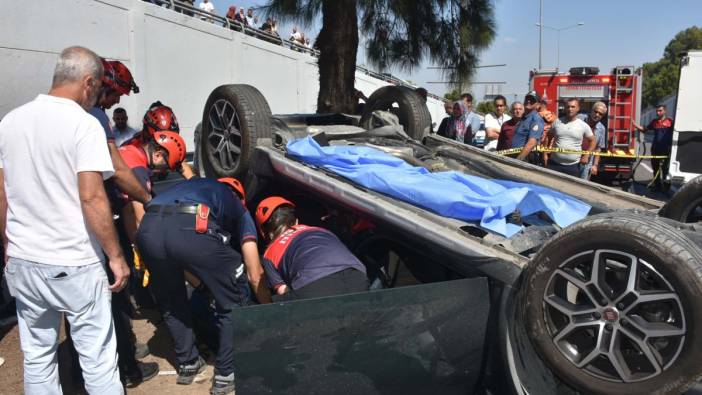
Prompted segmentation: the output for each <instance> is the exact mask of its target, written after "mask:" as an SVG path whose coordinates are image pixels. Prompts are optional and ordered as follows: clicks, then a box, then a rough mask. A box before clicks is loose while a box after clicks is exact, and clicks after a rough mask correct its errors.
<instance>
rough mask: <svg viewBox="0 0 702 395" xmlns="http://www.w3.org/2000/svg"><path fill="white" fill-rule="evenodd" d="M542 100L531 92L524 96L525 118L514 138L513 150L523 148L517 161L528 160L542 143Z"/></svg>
mask: <svg viewBox="0 0 702 395" xmlns="http://www.w3.org/2000/svg"><path fill="white" fill-rule="evenodd" d="M540 102H541V98H539V95H538V94H536V92H534V91H531V92H529V93H527V94H526V96H524V117H523V118H522V120H521V121H520V122H519V125H518V126H517V129H516V130H515V131H514V137H512V148H521V149H522V152H520V153H519V155H518V156H517V159H519V160H526V159H527V157H528V156H529V154H530V153H531V151H532V150H533V149H534V147H536V145H537V144H538V143H539V142H540V141H541V136H542V135H543V133H544V120H543V118H541V116H540V115H539V110H540V109H541V104H540Z"/></svg>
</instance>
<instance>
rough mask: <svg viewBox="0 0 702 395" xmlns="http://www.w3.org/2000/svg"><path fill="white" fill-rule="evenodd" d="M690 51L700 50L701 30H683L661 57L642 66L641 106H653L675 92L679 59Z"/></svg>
mask: <svg viewBox="0 0 702 395" xmlns="http://www.w3.org/2000/svg"><path fill="white" fill-rule="evenodd" d="M691 49H702V29H700V28H699V27H697V26H693V27H691V28H688V29H685V30H683V31H681V32H679V33H678V34H676V35H675V37H674V38H673V39H672V40H671V41H670V42H669V43H668V45H667V46H666V47H665V50H664V51H663V57H662V58H661V59H660V60H658V61H657V62H653V63H644V65H643V74H644V80H643V106H644V107H648V106H654V105H656V104H658V103H659V102H660V100H661V99H663V98H664V97H665V96H667V95H669V94H671V93H673V92H675V91H676V90H677V88H678V78H679V77H680V58H681V57H682V55H683V54H684V53H685V52H687V51H689V50H691Z"/></svg>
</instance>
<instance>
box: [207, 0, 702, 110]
mask: <svg viewBox="0 0 702 395" xmlns="http://www.w3.org/2000/svg"><path fill="white" fill-rule="evenodd" d="M211 1H212V2H213V4H214V5H215V8H216V11H217V13H218V14H224V13H225V12H226V9H227V8H228V7H229V6H230V5H235V6H237V7H241V6H245V7H255V8H256V7H260V6H263V5H265V4H266V3H267V1H266V0H244V1H239V0H211ZM417 1H421V0H417ZM541 1H543V13H542V17H543V24H544V26H550V27H552V28H555V29H559V28H563V27H568V26H573V25H577V24H578V23H581V22H582V23H584V24H583V25H582V26H577V27H574V28H569V29H565V30H562V31H561V32H560V70H565V71H567V70H568V69H569V68H570V67H573V66H596V67H599V68H600V70H601V71H602V72H606V71H609V70H611V69H612V67H614V66H618V65H634V66H641V65H642V64H643V63H645V62H654V61H657V60H658V59H660V57H661V56H662V55H663V49H664V48H665V46H666V45H667V44H668V42H669V41H670V40H671V39H672V38H673V37H674V36H675V34H677V33H678V32H679V31H681V30H684V29H686V28H688V27H691V26H695V25H696V26H699V27H702V0H669V1H666V2H661V1H660V0H589V1H587V2H585V1H573V0H541ZM197 3H199V0H198V1H197ZM494 4H495V19H496V22H497V29H496V30H497V34H496V36H495V39H494V41H493V43H492V45H491V46H490V48H489V49H487V50H485V51H484V52H483V53H481V55H480V59H481V60H480V64H481V65H494V64H506V66H504V67H494V68H482V69H479V70H478V72H477V73H476V75H475V77H474V79H473V80H474V81H476V82H504V83H505V84H500V86H499V87H498V86H497V85H494V86H492V87H491V88H492V89H500V92H501V93H502V94H503V95H505V96H506V97H507V99H508V100H509V101H512V100H513V99H514V98H515V95H516V97H518V98H519V99H520V100H521V98H522V97H523V95H524V93H526V91H527V89H528V83H529V70H532V69H535V68H538V65H539V28H538V27H537V26H536V24H537V23H538V22H539V0H495V1H494ZM320 27H321V23H316V24H315V25H313V26H310V27H308V28H306V29H303V31H304V32H305V34H308V35H309V36H310V37H316V35H317V34H318V32H319V29H320ZM290 30H291V26H290V25H281V26H279V29H278V32H279V33H280V34H281V36H282V37H284V38H287V35H288V34H289V32H290ZM542 34H543V38H542V55H541V56H542V67H543V68H544V69H546V68H551V69H553V68H556V63H557V52H558V46H557V42H558V34H559V33H557V32H556V31H554V30H551V29H548V28H544V29H543V32H542ZM362 52H363V51H359V56H358V63H359V64H365V56H364V54H363V53H362ZM431 66H432V63H431V62H430V61H428V60H426V61H424V62H423V63H422V64H421V65H420V66H418V67H417V68H415V69H414V70H413V71H412V72H406V71H401V70H393V71H392V72H393V74H394V75H395V76H397V77H399V78H402V79H405V80H410V81H412V83H413V84H415V85H419V86H424V87H425V88H426V89H427V90H428V91H429V92H432V93H435V94H437V95H440V96H442V95H443V94H444V93H445V92H448V91H450V90H451V87H449V86H448V85H446V84H432V83H429V82H435V81H443V80H444V79H443V77H442V75H441V71H440V70H435V69H430V68H429V67H431ZM370 68H373V67H372V66H370ZM468 90H470V91H471V93H473V95H474V96H476V97H477V98H481V97H482V96H483V94H484V93H485V85H482V84H475V85H473V86H472V87H471V88H468Z"/></svg>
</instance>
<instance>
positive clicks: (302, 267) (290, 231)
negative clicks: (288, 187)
mask: <svg viewBox="0 0 702 395" xmlns="http://www.w3.org/2000/svg"><path fill="white" fill-rule="evenodd" d="M256 223H257V224H258V227H259V231H260V232H261V234H262V235H263V237H264V238H265V239H266V240H267V241H269V242H270V244H269V245H268V248H267V249H266V252H265V253H264V254H263V265H264V267H265V270H266V277H267V278H268V285H269V286H270V287H271V288H272V289H273V290H274V291H275V293H276V294H277V295H279V296H276V297H275V300H291V299H306V298H317V297H322V296H330V295H339V294H346V293H354V292H361V291H366V290H368V277H367V276H366V268H365V266H363V264H362V263H361V262H360V261H359V260H358V258H356V257H355V256H354V255H353V254H352V253H351V251H349V250H348V249H347V248H346V246H345V245H344V244H343V243H342V242H341V241H340V240H339V239H338V238H337V237H336V236H335V235H334V234H333V233H331V232H330V231H328V230H326V229H322V228H317V227H313V226H306V225H300V224H299V223H298V220H297V217H296V216H295V205H294V204H293V203H292V202H290V201H288V200H286V199H284V198H282V197H279V196H273V197H269V198H267V199H264V200H263V201H261V203H259V205H258V207H257V208H256Z"/></svg>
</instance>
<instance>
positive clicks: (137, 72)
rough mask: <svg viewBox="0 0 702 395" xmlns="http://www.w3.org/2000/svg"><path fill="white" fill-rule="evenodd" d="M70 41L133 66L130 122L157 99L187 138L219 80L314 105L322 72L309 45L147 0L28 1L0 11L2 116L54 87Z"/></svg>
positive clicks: (277, 103)
mask: <svg viewBox="0 0 702 395" xmlns="http://www.w3.org/2000/svg"><path fill="white" fill-rule="evenodd" d="M71 45H82V46H85V47H87V48H90V49H92V50H94V51H95V52H96V53H98V54H99V55H100V56H103V57H106V58H109V59H117V60H120V61H122V62H123V63H124V64H126V65H127V66H128V67H129V68H130V70H131V71H132V73H133V74H134V78H135V80H136V82H137V84H138V85H139V87H140V89H141V91H140V93H139V94H137V95H134V94H132V95H131V96H123V97H122V102H121V103H120V104H119V105H117V106H122V107H124V108H125V109H126V110H127V112H128V114H129V115H130V124H131V125H132V126H134V127H139V126H140V120H141V116H142V114H143V113H144V111H145V110H146V108H147V107H148V106H149V104H151V103H152V102H154V101H155V100H161V101H162V102H163V103H164V104H167V105H169V106H171V107H172V108H173V109H174V111H175V113H176V114H177V116H178V120H179V123H180V125H181V128H182V134H183V135H184V137H185V138H186V141H188V142H190V141H192V135H193V131H194V129H195V127H196V126H197V125H198V123H199V122H200V121H201V118H202V113H203V107H204V104H205V101H206V100H207V96H208V95H209V94H210V92H211V91H212V90H213V89H214V88H216V87H217V86H219V85H222V84H233V83H239V84H250V85H253V86H255V87H256V88H258V89H259V90H260V91H261V92H262V93H263V95H264V96H265V97H266V99H267V100H268V103H269V105H270V106H271V111H272V112H273V113H274V114H275V113H279V114H283V113H309V112H315V111H316V103H317V94H318V92H319V72H318V69H317V64H316V61H317V60H316V58H314V57H312V56H311V55H309V54H306V53H301V52H296V51H293V50H290V49H289V48H285V47H283V46H281V45H276V44H272V43H269V42H266V41H263V40H260V39H257V38H255V37H252V36H248V35H245V34H243V33H240V32H236V31H233V30H229V29H226V28H224V27H222V26H218V25H215V24H213V23H209V22H205V21H202V20H200V19H198V18H195V17H191V16H187V15H184V14H180V13H176V12H174V11H172V10H169V9H167V8H163V7H158V6H155V5H153V4H149V3H146V2H143V1H141V0H60V1H57V0H32V1H26V2H22V6H21V7H5V8H4V10H3V12H2V13H0V81H2V85H1V88H2V92H3V94H2V95H0V117H3V116H4V115H5V114H7V112H9V111H10V110H12V109H13V108H15V107H17V106H19V105H21V104H23V103H25V102H27V101H30V100H32V99H33V98H34V97H36V95H37V94H39V93H43V92H46V91H48V89H49V87H50V84H51V75H52V72H53V67H54V65H55V62H56V57H57V55H58V54H59V52H60V51H61V50H62V49H63V48H65V47H68V46H71ZM356 78H357V89H360V90H361V91H363V92H364V93H365V94H366V95H367V96H370V94H371V93H372V92H373V91H374V90H375V89H377V88H379V87H381V86H384V85H388V83H387V82H385V81H382V80H379V79H376V78H373V77H372V76H369V75H366V74H364V73H362V72H357V77H356ZM117 106H115V107H117ZM428 107H429V109H430V112H431V113H432V118H433V119H434V121H433V122H435V123H436V124H438V123H439V122H440V120H441V117H443V108H442V104H441V102H440V101H439V100H435V99H431V98H430V99H429V103H428ZM435 117H436V118H435ZM191 148H192V147H189V149H191Z"/></svg>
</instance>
